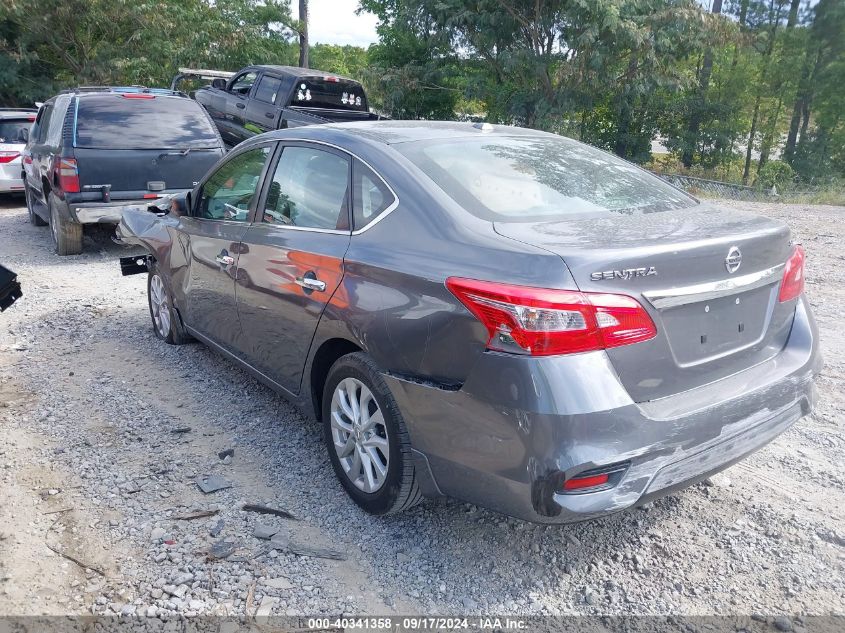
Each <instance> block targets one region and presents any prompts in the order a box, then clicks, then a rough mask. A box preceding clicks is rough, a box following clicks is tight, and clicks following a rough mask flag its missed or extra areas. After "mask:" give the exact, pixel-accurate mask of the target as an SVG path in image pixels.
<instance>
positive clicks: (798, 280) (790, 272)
mask: <svg viewBox="0 0 845 633" xmlns="http://www.w3.org/2000/svg"><path fill="white" fill-rule="evenodd" d="M805 259H806V258H805V256H804V247H803V246H801V245H800V244H797V245H796V246H795V250H793V251H792V255H790V256H789V259H787V260H786V266H784V269H783V281H781V283H780V294H779V295H778V301H780V302H781V303H783V302H784V301H791V300H792V299H795V298H796V297H798V295H800V294H801V293H802V292H804V260H805Z"/></svg>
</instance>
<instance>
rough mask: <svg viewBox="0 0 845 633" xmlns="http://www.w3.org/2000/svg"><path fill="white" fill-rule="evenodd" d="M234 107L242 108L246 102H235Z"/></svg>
mask: <svg viewBox="0 0 845 633" xmlns="http://www.w3.org/2000/svg"><path fill="white" fill-rule="evenodd" d="M235 107H236V108H238V109H239V110H243V109H244V108H245V107H246V104H245V103H236V104H235Z"/></svg>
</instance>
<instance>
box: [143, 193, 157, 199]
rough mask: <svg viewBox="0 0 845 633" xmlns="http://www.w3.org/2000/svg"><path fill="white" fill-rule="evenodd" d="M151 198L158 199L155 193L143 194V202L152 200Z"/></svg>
mask: <svg viewBox="0 0 845 633" xmlns="http://www.w3.org/2000/svg"><path fill="white" fill-rule="evenodd" d="M153 198H158V194H157V193H145V194H144V200H152V199H153Z"/></svg>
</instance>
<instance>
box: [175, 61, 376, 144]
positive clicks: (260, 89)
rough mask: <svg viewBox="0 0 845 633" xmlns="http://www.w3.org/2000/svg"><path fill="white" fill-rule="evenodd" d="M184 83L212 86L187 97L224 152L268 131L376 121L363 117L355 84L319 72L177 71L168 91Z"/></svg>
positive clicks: (363, 99) (262, 68)
mask: <svg viewBox="0 0 845 633" xmlns="http://www.w3.org/2000/svg"><path fill="white" fill-rule="evenodd" d="M186 78H200V79H211V80H212V82H211V84H210V85H208V86H205V87H203V88H200V89H198V90H197V91H196V92H195V93H194V95H193V96H194V98H195V99H196V100H197V101H198V102H199V103H200V104H202V105H203V107H205V109H206V110H207V111H208V113H209V114H210V115H211V118H212V119H213V120H214V123H215V125H216V126H217V129H218V130H219V131H220V135H221V136H222V137H223V141H224V142H225V143H226V144H227V145H229V146H234V145H237V144H238V143H240V142H241V141H244V140H246V139H248V138H250V137H252V136H255V135H256V134H261V133H263V132H269V131H271V130H279V129H285V128H290V127H298V126H301V125H313V124H319V123H333V122H340V121H370V120H376V119H379V118H382V117H380V116H378V115H376V114H373V113H371V112H370V111H369V104H368V102H367V95H366V93H365V91H364V88H363V86H362V85H361V84H360V83H359V82H357V81H355V80H354V79H349V78H347V77H341V76H338V75H333V74H331V73H327V72H323V71H320V70H314V69H310V68H298V67H294V66H269V65H258V66H247V67H246V68H242V69H241V70H239V71H238V72H236V73H229V72H224V71H207V70H194V69H189V68H182V69H180V74H179V75H177V76H176V77H175V78H174V80H173V87H176V86H177V85H178V84H179V83H180V82H181V81H182V80H183V79H186Z"/></svg>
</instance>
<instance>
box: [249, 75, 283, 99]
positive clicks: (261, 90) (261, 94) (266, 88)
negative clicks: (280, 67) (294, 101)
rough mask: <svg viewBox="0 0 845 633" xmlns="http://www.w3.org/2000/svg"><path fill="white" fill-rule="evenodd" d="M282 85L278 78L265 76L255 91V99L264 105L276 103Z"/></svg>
mask: <svg viewBox="0 0 845 633" xmlns="http://www.w3.org/2000/svg"><path fill="white" fill-rule="evenodd" d="M281 85H282V80H281V79H279V78H278V77H271V76H270V75H264V76H263V77H262V78H261V80H260V81H259V82H258V88H256V90H255V98H256V99H257V100H258V101H263V102H264V103H275V102H276V95H277V94H278V92H279V88H280V87H281Z"/></svg>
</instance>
